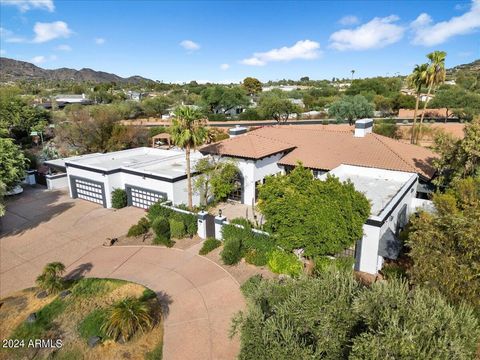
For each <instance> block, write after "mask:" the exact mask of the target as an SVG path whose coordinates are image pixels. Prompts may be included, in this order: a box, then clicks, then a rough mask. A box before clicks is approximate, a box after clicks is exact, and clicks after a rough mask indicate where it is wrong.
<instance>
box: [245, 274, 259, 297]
mask: <svg viewBox="0 0 480 360" xmlns="http://www.w3.org/2000/svg"><path fill="white" fill-rule="evenodd" d="M262 280H263V277H262V275H260V274H256V275H253V276H252V277H250V278H249V279H248V280H247V281H245V282H244V283H243V284H242V285H241V286H240V290H241V291H242V294H243V296H245V297H246V298H249V297H250V295H251V294H253V293H254V292H255V291H256V290H257V289H258V287H259V286H260V284H261V283H262Z"/></svg>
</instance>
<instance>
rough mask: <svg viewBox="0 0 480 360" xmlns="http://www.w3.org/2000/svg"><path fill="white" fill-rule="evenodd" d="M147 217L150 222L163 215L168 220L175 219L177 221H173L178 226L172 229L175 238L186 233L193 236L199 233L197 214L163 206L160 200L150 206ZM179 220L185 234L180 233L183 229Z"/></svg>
mask: <svg viewBox="0 0 480 360" xmlns="http://www.w3.org/2000/svg"><path fill="white" fill-rule="evenodd" d="M179 208H180V207H179ZM147 217H148V219H149V220H150V222H153V221H155V219H157V218H159V217H163V218H166V219H168V220H170V219H174V220H175V221H174V222H173V223H174V224H175V225H174V226H176V228H175V229H172V228H171V229H170V231H171V234H172V237H174V238H179V239H181V238H182V237H184V236H185V235H188V236H190V237H192V236H194V235H195V234H196V233H197V217H196V216H195V215H192V214H184V213H181V212H178V211H174V210H172V209H170V208H167V207H165V206H162V205H161V204H160V203H159V202H158V203H156V204H153V205H152V206H150V208H149V209H148V214H147ZM178 222H181V223H182V227H183V229H184V231H183V235H179V234H180V233H181V231H180V225H178Z"/></svg>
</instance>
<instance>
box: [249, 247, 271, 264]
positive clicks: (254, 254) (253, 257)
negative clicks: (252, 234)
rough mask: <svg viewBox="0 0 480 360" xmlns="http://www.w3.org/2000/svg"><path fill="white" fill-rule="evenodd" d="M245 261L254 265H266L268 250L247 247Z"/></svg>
mask: <svg viewBox="0 0 480 360" xmlns="http://www.w3.org/2000/svg"><path fill="white" fill-rule="evenodd" d="M245 261H246V262H247V263H249V264H252V265H255V266H264V265H267V262H268V252H265V251H261V250H258V249H249V250H247V251H246V253H245Z"/></svg>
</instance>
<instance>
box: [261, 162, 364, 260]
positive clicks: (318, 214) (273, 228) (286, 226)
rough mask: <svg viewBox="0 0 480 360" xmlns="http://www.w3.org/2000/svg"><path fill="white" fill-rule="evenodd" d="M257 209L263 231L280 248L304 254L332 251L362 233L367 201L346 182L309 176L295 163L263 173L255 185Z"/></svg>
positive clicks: (332, 252)
mask: <svg viewBox="0 0 480 360" xmlns="http://www.w3.org/2000/svg"><path fill="white" fill-rule="evenodd" d="M258 208H259V210H260V212H261V213H262V214H263V215H264V216H265V220H266V222H265V229H266V230H267V231H269V232H271V233H272V234H273V235H274V236H275V237H276V238H277V240H278V243H279V244H280V246H281V247H283V248H284V249H285V250H293V249H300V248H302V249H304V250H305V255H306V256H309V257H314V256H318V255H334V254H336V253H339V252H341V251H342V250H344V249H346V248H348V247H349V246H351V245H353V244H354V242H355V241H356V240H358V239H360V238H361V237H362V235H363V224H364V223H365V221H366V220H367V218H368V216H369V215H370V204H369V202H368V200H367V199H366V198H365V196H364V195H363V194H361V193H359V192H357V191H356V190H355V188H354V186H353V184H352V183H351V182H345V183H342V182H340V181H339V180H338V179H337V178H334V177H330V176H329V177H327V179H326V180H325V181H321V180H318V179H315V178H314V177H313V175H312V172H311V171H310V170H308V169H306V168H304V167H303V166H301V165H299V166H297V167H296V168H295V169H294V170H293V171H292V172H290V173H289V174H287V175H279V176H270V177H267V179H266V181H265V184H264V185H262V186H260V190H259V202H258Z"/></svg>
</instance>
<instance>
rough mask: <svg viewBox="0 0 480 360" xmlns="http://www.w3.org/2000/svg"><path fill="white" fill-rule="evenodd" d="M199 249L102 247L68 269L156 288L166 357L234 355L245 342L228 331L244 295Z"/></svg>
mask: <svg viewBox="0 0 480 360" xmlns="http://www.w3.org/2000/svg"><path fill="white" fill-rule="evenodd" d="M197 252H198V248H197V247H193V248H191V249H189V250H186V251H184V250H179V249H167V248H159V247H152V246H145V247H110V248H103V247H100V248H96V249H93V250H92V251H90V252H89V253H87V254H85V255H84V256H83V257H81V258H80V259H79V260H77V261H76V262H75V263H73V264H72V265H70V266H69V267H68V268H67V274H69V276H87V277H109V278H115V279H124V280H128V281H133V282H137V283H140V284H142V285H145V286H147V287H149V288H150V289H152V290H153V291H155V292H156V293H157V295H158V297H159V299H160V301H161V302H162V305H163V308H164V320H165V322H164V325H165V334H164V346H163V358H164V359H166V360H169V359H179V360H180V359H184V360H187V359H234V358H235V357H236V354H238V350H239V342H238V339H233V340H231V339H229V338H228V333H229V329H230V323H231V318H232V316H233V315H234V313H235V312H237V311H239V310H241V309H242V308H243V306H244V300H243V296H242V294H241V292H240V290H239V285H238V283H237V282H236V281H235V279H233V278H232V276H231V275H230V274H229V273H228V272H226V271H225V270H224V269H223V268H221V267H220V266H218V265H217V264H215V263H213V262H211V261H210V260H208V259H206V258H204V257H201V256H199V255H196V254H197Z"/></svg>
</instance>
